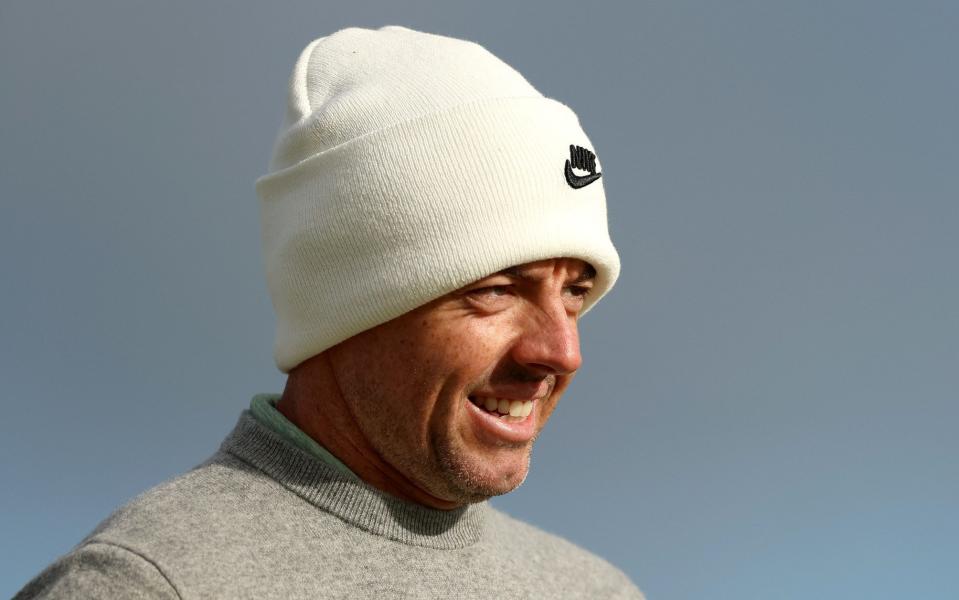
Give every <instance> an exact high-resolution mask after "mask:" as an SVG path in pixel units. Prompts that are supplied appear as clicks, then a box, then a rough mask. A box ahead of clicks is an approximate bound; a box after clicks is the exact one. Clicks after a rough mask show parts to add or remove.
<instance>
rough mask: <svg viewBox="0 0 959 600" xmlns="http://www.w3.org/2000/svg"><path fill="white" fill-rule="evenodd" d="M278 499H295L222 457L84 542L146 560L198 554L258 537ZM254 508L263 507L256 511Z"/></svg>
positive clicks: (127, 508)
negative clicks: (109, 546)
mask: <svg viewBox="0 0 959 600" xmlns="http://www.w3.org/2000/svg"><path fill="white" fill-rule="evenodd" d="M279 495H283V496H289V497H292V496H294V494H293V493H292V492H290V491H289V490H286V489H284V488H282V486H280V485H278V484H277V483H276V482H275V481H274V480H272V479H270V478H268V477H265V476H264V475H263V474H262V473H261V472H260V471H258V470H257V469H256V468H255V467H253V466H251V465H249V464H247V463H245V462H243V461H242V460H240V459H238V458H236V457H235V456H233V455H231V454H228V453H225V452H222V451H220V452H217V453H216V454H214V455H213V456H212V457H210V458H209V459H207V460H206V461H204V462H203V463H201V464H199V465H197V466H196V467H194V468H192V469H191V470H189V471H187V472H185V473H182V474H180V475H177V476H175V477H173V478H171V479H168V480H166V481H164V482H162V483H160V484H158V485H156V486H154V487H152V488H150V489H148V490H146V491H144V492H142V493H140V494H139V495H137V496H136V497H135V498H133V499H131V500H130V501H128V502H126V503H125V504H123V505H122V506H120V507H119V508H117V509H116V510H114V511H113V513H111V514H110V515H109V516H108V517H107V518H106V519H104V520H103V521H102V522H101V523H100V524H99V525H97V526H96V528H94V529H93V531H91V532H90V533H89V535H87V537H86V538H84V539H83V541H82V542H81V543H80V545H81V546H82V545H83V544H84V543H89V542H101V543H108V544H116V545H119V546H122V547H126V548H130V549H132V550H134V551H137V552H142V553H143V554H144V555H170V554H177V553H191V554H196V553H197V552H201V551H202V550H203V549H204V548H206V547H210V548H213V547H216V546H217V545H220V544H224V545H230V544H235V543H237V542H241V541H242V540H240V539H238V538H242V537H244V536H248V535H255V533H254V532H255V530H256V522H257V520H259V519H262V518H263V517H264V515H269V513H270V509H269V508H268V507H269V506H271V505H275V503H276V498H277V496H279ZM252 507H260V508H259V510H256V511H254V510H252Z"/></svg>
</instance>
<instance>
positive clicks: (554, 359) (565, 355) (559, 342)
mask: <svg viewBox="0 0 959 600" xmlns="http://www.w3.org/2000/svg"><path fill="white" fill-rule="evenodd" d="M513 359H514V360H515V361H516V362H518V363H519V364H521V365H523V366H525V367H527V368H528V369H529V370H531V371H533V372H536V373H539V374H541V375H565V374H568V373H573V372H574V371H576V370H577V369H579V367H580V365H581V364H582V362H583V359H582V356H580V353H579V330H578V329H577V326H576V317H575V316H572V315H570V314H568V313H567V312H566V308H565V306H564V305H563V303H562V302H561V301H560V302H556V303H553V304H550V305H549V306H540V307H538V308H537V309H536V310H532V311H530V313H529V314H527V315H526V316H525V318H524V319H523V323H522V329H521V332H520V337H519V339H517V341H516V344H515V345H514V346H513Z"/></svg>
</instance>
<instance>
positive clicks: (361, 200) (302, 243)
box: [256, 26, 619, 372]
mask: <svg viewBox="0 0 959 600" xmlns="http://www.w3.org/2000/svg"><path fill="white" fill-rule="evenodd" d="M594 153H595V150H594V149H593V145H592V143H591V142H590V141H589V139H588V138H587V136H586V134H585V133H584V132H583V130H582V128H581V127H580V124H579V120H578V118H577V117H576V115H575V113H573V111H572V110H571V109H570V108H569V107H567V106H565V105H564V104H562V103H560V102H558V101H556V100H552V99H550V98H546V97H544V96H543V95H542V94H541V93H539V92H538V91H537V90H536V89H535V88H533V86H532V85H530V83H529V82H527V81H526V79H524V78H523V76H522V75H520V74H519V73H518V72H517V71H515V70H514V69H513V68H512V67H510V66H509V65H507V64H506V63H504V62H502V61H501V60H499V59H498V58H496V57H495V56H493V55H492V54H491V53H490V52H488V51H487V50H486V49H484V48H483V47H482V46H480V45H478V44H475V43H473V42H469V41H464V40H458V39H454V38H450V37H445V36H441V35H435V34H429V33H422V32H418V31H413V30H410V29H407V28H404V27H398V26H387V27H383V28H380V29H377V30H369V29H361V28H350V29H344V30H341V31H338V32H336V33H334V34H331V35H329V36H326V37H323V38H320V39H318V40H315V41H313V42H312V43H310V44H309V45H308V46H307V47H306V48H305V49H304V50H303V51H302V53H301V54H300V56H299V59H298V60H297V61H296V64H295V67H294V69H293V74H292V76H291V78H290V83H289V101H288V105H287V110H286V118H285V121H284V124H283V126H282V127H281V130H280V134H279V137H278V139H277V141H276V145H275V149H274V153H273V159H272V161H271V163H270V171H269V173H268V174H266V175H264V176H263V177H261V178H260V179H258V180H257V184H256V188H257V193H258V194H259V197H260V207H261V221H262V242H263V251H264V262H265V268H266V276H267V284H268V286H269V290H270V294H271V297H272V301H273V306H274V309H275V311H276V314H277V332H276V340H275V345H274V357H275V360H276V364H277V367H278V368H279V369H280V370H281V371H284V372H289V370H290V369H292V368H293V367H294V366H296V365H297V364H299V363H300V362H302V361H303V360H305V359H307V358H309V357H311V356H313V355H315V354H318V353H320V352H322V351H323V350H325V349H327V348H329V347H331V346H333V345H335V344H337V343H339V342H341V341H343V340H345V339H347V338H349V337H351V336H353V335H355V334H357V333H359V332H361V331H364V330H366V329H369V328H372V327H374V326H376V325H378V324H380V323H384V322H386V321H389V320H391V319H393V318H395V317H398V316H400V315H402V314H404V313H406V312H408V311H410V310H412V309H414V308H416V307H418V306H421V305H423V304H425V303H427V302H429V301H431V300H433V299H435V298H438V297H440V296H442V295H444V294H446V293H448V292H451V291H453V290H456V289H458V288H460V287H462V286H464V285H466V284H468V283H471V282H473V281H476V280H478V279H481V278H483V277H486V276H488V275H490V274H492V273H495V272H497V271H500V270H502V269H504V268H507V267H510V266H514V265H518V264H523V263H526V262H532V261H536V260H542V259H547V258H558V257H571V258H579V259H582V260H584V261H586V262H588V263H590V264H591V265H592V266H593V268H594V269H595V270H596V273H597V276H596V280H595V283H594V290H593V292H591V294H590V296H589V298H588V300H587V301H586V304H585V306H584V309H583V312H586V311H588V310H589V309H590V308H591V307H592V306H593V304H595V302H596V301H597V300H598V299H599V298H601V297H602V296H603V295H604V294H605V293H606V292H607V291H608V290H609V288H610V287H611V286H612V285H613V283H614V281H615V280H616V278H617V276H618V274H619V257H618V255H617V253H616V250H615V248H614V246H613V244H612V242H611V240H610V238H609V233H608V230H607V221H606V201H605V193H604V189H603V181H602V178H600V177H599V176H598V175H597V173H598V174H601V173H602V168H601V164H600V163H599V161H598V160H597V159H596V158H595V154H594ZM570 161H572V162H570ZM584 166H585V167H586V168H588V169H589V170H590V171H591V175H590V176H584V177H580V178H579V179H576V180H571V179H570V169H571V168H572V167H577V168H583V167H584ZM592 179H595V181H592ZM574 184H575V185H574Z"/></svg>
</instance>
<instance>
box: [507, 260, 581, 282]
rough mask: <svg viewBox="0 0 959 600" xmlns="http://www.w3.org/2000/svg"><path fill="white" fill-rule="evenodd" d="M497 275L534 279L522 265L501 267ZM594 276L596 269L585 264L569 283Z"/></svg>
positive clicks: (526, 279)
mask: <svg viewBox="0 0 959 600" xmlns="http://www.w3.org/2000/svg"><path fill="white" fill-rule="evenodd" d="M497 275H508V276H510V277H516V278H517V279H522V280H524V281H535V278H534V277H530V275H529V273H526V272H524V271H523V267H521V266H516V267H508V268H506V269H503V270H502V271H500V272H499V273H497ZM595 277H596V269H594V268H593V265H590V264H587V265H586V267H585V268H584V269H583V272H582V273H580V274H579V276H578V277H577V278H576V279H574V280H573V281H571V282H570V283H583V282H584V281H590V280H592V279H594V278H595Z"/></svg>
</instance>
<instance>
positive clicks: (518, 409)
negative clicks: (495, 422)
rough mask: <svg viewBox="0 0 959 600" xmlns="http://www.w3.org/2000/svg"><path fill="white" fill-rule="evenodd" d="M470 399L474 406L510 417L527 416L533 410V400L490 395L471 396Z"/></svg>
mask: <svg viewBox="0 0 959 600" xmlns="http://www.w3.org/2000/svg"><path fill="white" fill-rule="evenodd" d="M470 401H472V402H473V404H475V405H476V406H480V407H482V408H485V409H486V410H487V411H488V412H495V413H499V414H501V415H509V416H511V417H528V416H529V413H531V412H533V401H532V400H527V401H525V402H523V401H522V400H507V399H506V398H492V397H490V396H485V397H484V396H477V397H471V398H470Z"/></svg>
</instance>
